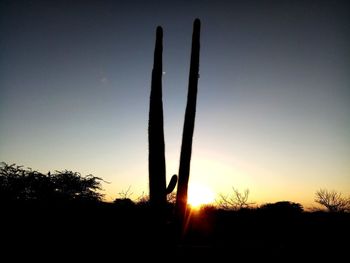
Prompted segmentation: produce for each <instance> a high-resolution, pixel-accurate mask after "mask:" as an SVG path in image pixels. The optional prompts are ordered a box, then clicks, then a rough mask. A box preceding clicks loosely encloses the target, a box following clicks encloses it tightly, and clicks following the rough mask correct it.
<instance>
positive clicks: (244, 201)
mask: <svg viewBox="0 0 350 263" xmlns="http://www.w3.org/2000/svg"><path fill="white" fill-rule="evenodd" d="M232 190H233V194H231V195H223V194H220V196H219V198H220V199H219V200H217V201H216V203H217V206H218V207H219V208H220V209H225V210H239V209H243V208H250V207H251V206H252V205H254V204H255V203H252V202H248V198H249V189H246V190H245V191H244V193H241V192H239V191H238V189H235V188H234V187H232Z"/></svg>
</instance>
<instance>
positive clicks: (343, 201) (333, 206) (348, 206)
mask: <svg viewBox="0 0 350 263" xmlns="http://www.w3.org/2000/svg"><path fill="white" fill-rule="evenodd" d="M315 202H316V203H318V204H320V205H322V206H324V207H325V208H326V209H327V210H328V211H329V212H346V211H350V197H348V198H345V197H343V195H342V194H341V193H340V192H337V191H335V190H332V191H328V190H327V189H320V190H318V191H317V192H316V197H315Z"/></svg>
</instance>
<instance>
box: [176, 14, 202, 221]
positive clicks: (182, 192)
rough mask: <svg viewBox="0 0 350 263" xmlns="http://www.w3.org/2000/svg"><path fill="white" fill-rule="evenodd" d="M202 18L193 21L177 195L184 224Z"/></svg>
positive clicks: (177, 202) (180, 216) (178, 207)
mask: <svg viewBox="0 0 350 263" xmlns="http://www.w3.org/2000/svg"><path fill="white" fill-rule="evenodd" d="M199 38H200V20H199V19H196V20H195V21H194V23H193V35H192V51H191V65H190V76H189V84H188V94H187V106H186V112H185V121H184V126H183V134H182V145H181V155H180V167H179V181H178V188H177V196H176V213H177V216H178V218H179V220H180V224H181V225H183V222H184V220H185V216H186V208H187V189H188V180H189V176H190V163H191V154H192V138H193V131H194V123H195V116H196V103H197V89H198V76H199V75H198V72H199V50H200V42H199Z"/></svg>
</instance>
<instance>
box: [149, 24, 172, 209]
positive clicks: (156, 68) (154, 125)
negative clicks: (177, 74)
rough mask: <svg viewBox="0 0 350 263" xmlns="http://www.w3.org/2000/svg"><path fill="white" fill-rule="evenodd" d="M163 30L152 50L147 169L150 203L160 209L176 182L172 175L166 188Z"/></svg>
mask: <svg viewBox="0 0 350 263" xmlns="http://www.w3.org/2000/svg"><path fill="white" fill-rule="evenodd" d="M162 42H163V29H162V28H161V27H160V26H158V27H157V32H156V44H155V49H154V63H153V70H152V83H151V95H150V109H149V120H148V143H149V146H148V147H149V153H148V154H149V155H148V169H149V193H150V203H151V205H152V206H153V207H155V208H159V209H161V208H162V207H164V206H165V204H166V195H167V194H170V193H171V192H172V191H173V190H174V188H175V186H176V182H177V176H176V175H173V176H172V178H171V180H170V183H169V186H168V187H167V188H166V166H165V144H164V128H163V123H164V120H163V101H162V74H163V66H162V53H163V43H162Z"/></svg>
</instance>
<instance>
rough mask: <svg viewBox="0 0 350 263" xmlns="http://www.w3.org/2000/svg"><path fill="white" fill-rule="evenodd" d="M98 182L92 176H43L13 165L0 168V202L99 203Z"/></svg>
mask: <svg viewBox="0 0 350 263" xmlns="http://www.w3.org/2000/svg"><path fill="white" fill-rule="evenodd" d="M101 182H103V180H102V179H101V178H99V177H95V176H93V175H90V174H89V175H86V176H82V175H81V174H80V173H77V172H72V171H68V170H64V171H55V172H53V173H51V172H48V173H47V174H43V173H40V172H38V171H35V170H32V169H30V168H28V169H24V168H23V166H18V165H16V164H11V165H8V164H6V163H4V162H2V163H1V164H0V202H1V203H13V202H28V201H35V202H45V203H50V204H52V203H54V202H71V201H89V202H98V201H102V199H103V194H102V193H101V192H100V190H102V185H101Z"/></svg>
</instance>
